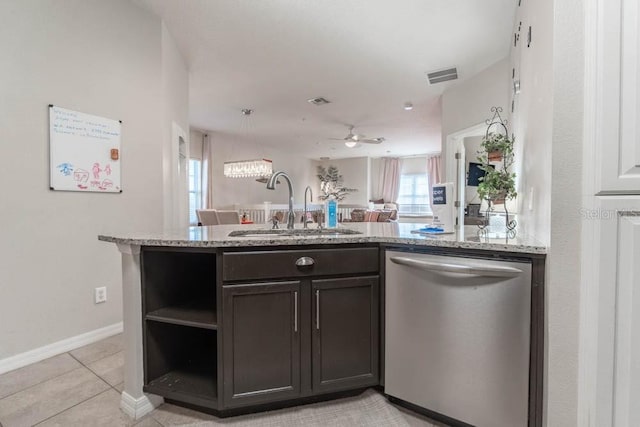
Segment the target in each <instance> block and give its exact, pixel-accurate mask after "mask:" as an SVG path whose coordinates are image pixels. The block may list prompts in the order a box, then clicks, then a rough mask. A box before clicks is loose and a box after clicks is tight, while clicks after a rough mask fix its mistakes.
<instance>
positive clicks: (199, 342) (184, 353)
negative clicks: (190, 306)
mask: <svg viewBox="0 0 640 427" xmlns="http://www.w3.org/2000/svg"><path fill="white" fill-rule="evenodd" d="M157 311H159V312H162V311H165V312H173V313H174V314H175V312H184V311H185V309H184V308H178V309H173V308H166V309H160V310H157ZM188 313H191V314H192V313H193V311H188ZM207 313H209V314H210V313H215V312H213V311H211V310H207ZM148 316H149V315H147V317H148ZM158 317H159V318H161V319H163V320H159V321H156V320H152V319H147V320H146V321H145V329H144V340H145V345H144V360H145V372H144V391H147V392H150V393H153V394H157V395H159V396H163V397H165V398H167V399H171V400H175V401H178V402H184V403H189V404H192V405H197V406H202V407H206V408H212V409H217V407H218V403H217V402H218V370H217V369H218V368H217V366H218V354H217V348H218V346H217V336H218V335H217V331H215V330H211V328H208V327H207V328H203V327H193V326H192V325H184V324H181V322H191V321H187V320H184V316H183V317H178V318H177V319H176V318H175V316H174V317H171V316H167V315H163V316H158ZM192 318H193V317H192ZM205 324H206V325H210V323H206V322H205Z"/></svg>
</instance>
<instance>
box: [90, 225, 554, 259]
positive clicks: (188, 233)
mask: <svg viewBox="0 0 640 427" xmlns="http://www.w3.org/2000/svg"><path fill="white" fill-rule="evenodd" d="M424 225H425V224H407V223H395V222H385V223H376V222H362V223H353V222H351V223H345V224H341V225H340V227H339V228H346V229H351V230H355V231H359V232H360V233H361V234H342V235H340V234H336V235H328V236H327V235H315V236H286V235H285V236H274V235H268V236H249V237H229V233H230V232H231V231H234V230H252V229H253V230H260V229H262V230H267V229H268V228H269V226H267V225H265V224H258V225H256V224H252V225H240V224H235V225H214V226H208V227H188V228H185V229H183V230H177V231H169V232H160V233H121V234H109V235H106V234H105V235H99V236H98V239H99V240H102V241H105V242H112V243H119V244H127V245H140V246H173V247H209V248H216V247H250V246H279V245H317V244H342V243H392V244H405V245H416V246H435V247H446V248H465V249H481V250H489V251H501V252H519V253H527V254H546V253H547V248H546V247H545V246H544V245H542V244H541V243H540V242H537V241H536V240H534V239H532V238H529V237H527V236H522V235H518V236H516V237H515V238H513V239H506V238H502V239H492V238H487V237H478V228H477V227H475V226H465V227H464V230H462V231H459V232H457V233H452V234H440V235H426V236H425V235H421V234H415V233H412V232H411V231H412V230H416V229H418V228H421V227H423V226H424ZM310 227H311V228H315V225H311V226H310ZM296 228H302V226H301V225H297V226H296Z"/></svg>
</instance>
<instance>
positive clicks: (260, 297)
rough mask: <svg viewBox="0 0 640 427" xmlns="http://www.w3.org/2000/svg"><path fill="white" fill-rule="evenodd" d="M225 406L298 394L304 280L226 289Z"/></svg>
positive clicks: (225, 287)
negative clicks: (301, 301) (301, 293)
mask: <svg viewBox="0 0 640 427" xmlns="http://www.w3.org/2000/svg"><path fill="white" fill-rule="evenodd" d="M222 296H223V312H224V325H225V328H226V330H225V334H224V340H223V348H224V380H225V381H224V404H225V406H227V407H234V406H239V405H249V404H258V403H267V402H270V401H272V400H274V399H292V398H295V397H297V396H299V395H300V332H299V322H300V320H299V309H298V307H299V299H300V282H298V281H295V282H280V283H262V284H247V285H238V286H224V287H223V289H222Z"/></svg>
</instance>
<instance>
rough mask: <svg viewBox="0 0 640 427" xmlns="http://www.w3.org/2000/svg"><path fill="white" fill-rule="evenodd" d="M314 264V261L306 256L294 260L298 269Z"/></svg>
mask: <svg viewBox="0 0 640 427" xmlns="http://www.w3.org/2000/svg"><path fill="white" fill-rule="evenodd" d="M315 263H316V261H315V260H314V259H313V258H311V257H308V256H303V257H300V258H298V259H297V260H296V265H297V266H298V267H304V266H307V265H313V264H315Z"/></svg>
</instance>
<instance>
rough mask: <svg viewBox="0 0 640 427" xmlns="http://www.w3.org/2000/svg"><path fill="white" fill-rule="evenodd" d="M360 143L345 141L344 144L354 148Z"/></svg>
mask: <svg viewBox="0 0 640 427" xmlns="http://www.w3.org/2000/svg"><path fill="white" fill-rule="evenodd" d="M357 144H358V143H357V142H356V141H347V142H345V143H344V145H346V146H347V147H349V148H353V147H355V146H356V145H357Z"/></svg>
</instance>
